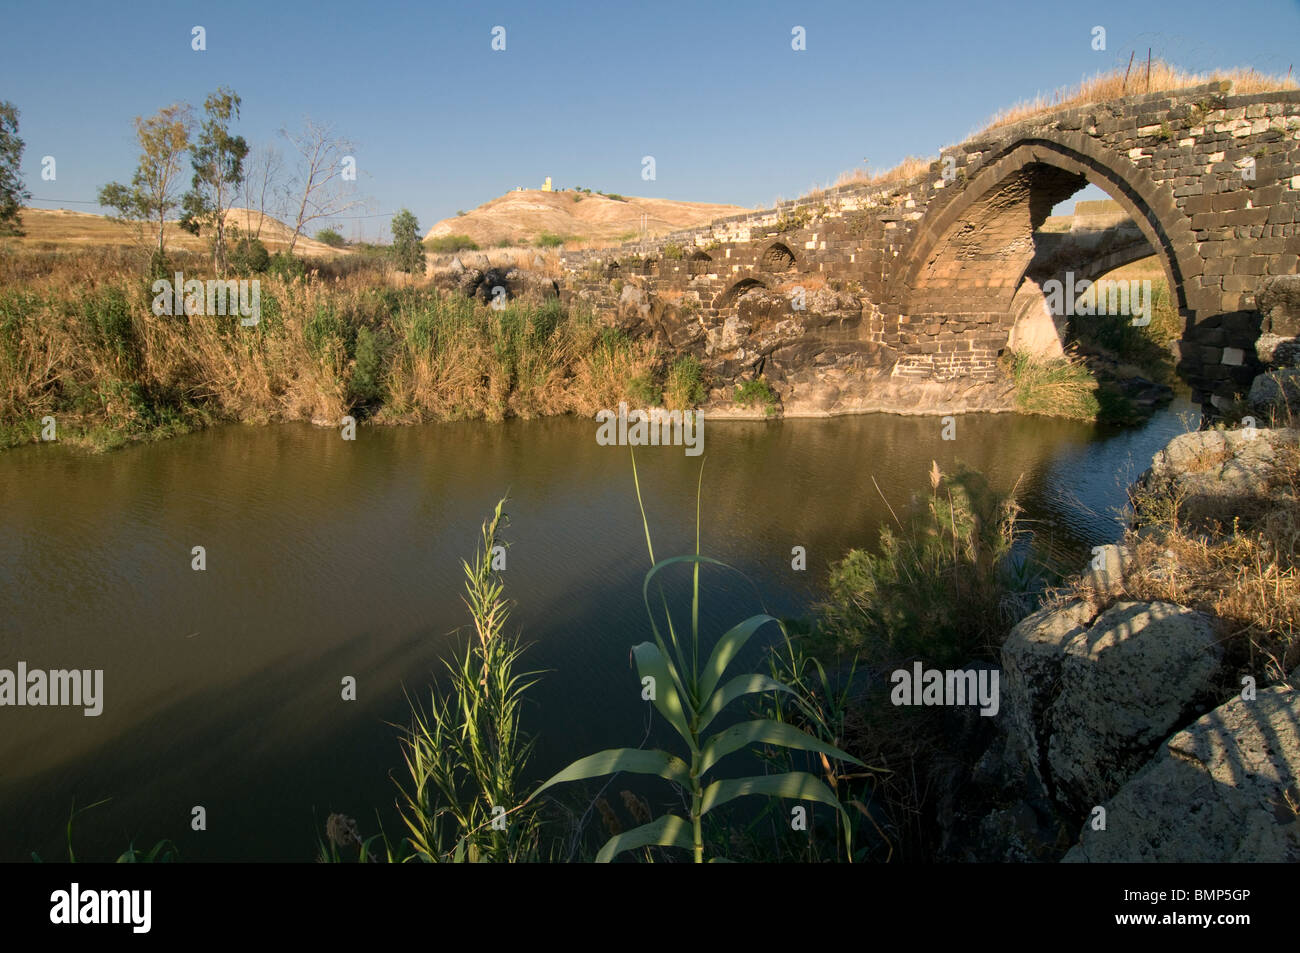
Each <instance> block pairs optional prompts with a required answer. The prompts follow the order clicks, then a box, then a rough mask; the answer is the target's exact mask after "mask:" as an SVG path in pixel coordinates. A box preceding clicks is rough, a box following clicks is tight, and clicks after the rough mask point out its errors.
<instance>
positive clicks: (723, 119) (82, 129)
mask: <svg viewBox="0 0 1300 953" xmlns="http://www.w3.org/2000/svg"><path fill="white" fill-rule="evenodd" d="M195 25H201V26H203V27H205V28H206V30H207V50H206V51H205V52H194V51H193V50H191V48H190V30H191V27H193V26H195ZM496 25H501V26H504V27H505V28H506V47H507V48H506V50H505V51H504V52H494V51H493V50H492V49H491V48H490V44H491V39H492V37H491V30H492V28H493V27H494V26H496ZM796 25H799V26H803V27H804V28H805V30H806V34H807V49H806V50H805V51H802V52H796V51H794V50H792V49H791V43H790V41H791V29H792V27H794V26H796ZM1097 25H1100V26H1103V27H1105V28H1106V31H1107V36H1106V47H1107V48H1106V50H1105V51H1104V52H1097V51H1094V50H1093V49H1092V48H1091V40H1092V36H1091V31H1092V28H1093V27H1094V26H1097ZM1148 47H1151V48H1152V50H1153V54H1154V55H1155V56H1156V57H1164V58H1165V59H1168V60H1170V61H1171V62H1174V63H1175V64H1177V65H1179V66H1181V67H1183V68H1185V69H1190V70H1197V71H1201V70H1209V69H1212V68H1215V67H1231V66H1239V65H1244V66H1254V67H1256V68H1259V69H1261V70H1263V71H1266V72H1276V73H1285V72H1286V71H1287V68H1288V67H1289V66H1290V65H1291V63H1292V61H1293V59H1300V56H1297V51H1300V3H1298V2H1297V0H1243V2H1239V3H1231V4H1224V3H1219V2H1208V0H1174V2H1164V0H1162V2H1154V3H1152V2H1143V3H1134V2H1132V0H1124V2H1109V0H1102V2H1091V3H1088V4H1078V3H1072V4H1057V3H1053V2H1044V0H1030V2H1019V0H994V2H990V3H971V2H958V3H945V2H935V0H924V2H921V0H915V2H890V3H867V2H863V0H850V2H824V3H819V2H812V0H810V2H801V3H798V4H791V3H770V4H768V3H760V2H752V3H751V2H744V3H742V2H735V3H725V4H723V3H707V2H699V3H690V2H682V3H677V2H665V0H655V2H653V3H623V2H605V3H585V4H566V3H538V2H534V3H527V4H516V3H499V4H492V5H483V6H480V5H477V4H473V3H456V4H446V3H385V2H382V0H380V2H374V3H368V2H363V0H348V2H334V0H326V2H313V3H274V2H266V0H264V2H258V3H246V2H241V0H231V2H220V3H213V2H206V3H186V2H157V3H132V2H130V0H125V2H114V3H89V2H85V3H81V2H62V3H58V4H45V3H27V4H22V5H21V6H20V5H16V4H15V5H12V6H11V7H10V9H8V10H7V11H6V13H5V16H4V31H3V35H0V99H8V100H11V101H12V102H14V103H15V104H16V105H17V106H18V108H19V109H20V110H21V114H22V115H21V130H20V134H21V136H22V138H23V139H24V140H25V141H26V143H27V149H26V152H25V154H24V157H23V172H24V177H25V179H26V180H27V184H28V188H29V189H30V191H31V192H32V195H33V196H34V197H39V198H41V199H45V200H47V201H33V203H32V204H33V205H36V206H37V207H44V208H56V207H60V206H63V207H67V208H74V209H83V210H87V211H97V210H98V209H97V207H96V206H94V205H85V204H75V200H82V201H84V200H93V199H94V197H95V194H96V191H97V190H98V188H99V186H101V185H103V184H104V183H105V182H108V181H111V180H114V179H117V180H120V181H129V179H130V176H131V172H132V170H133V168H134V164H135V159H136V154H137V146H136V143H135V140H134V134H133V129H132V120H133V119H134V117H135V116H137V115H141V114H143V115H149V114H151V113H153V112H155V111H156V110H157V109H159V108H160V107H162V106H165V105H167V104H168V103H171V102H173V101H177V100H183V101H188V102H190V103H193V104H194V105H195V106H196V107H197V106H200V105H201V104H202V101H203V99H204V97H205V96H206V95H207V93H209V92H210V91H212V90H213V89H215V88H216V87H217V86H218V85H222V84H225V85H229V86H231V87H233V88H234V89H235V91H236V92H237V93H239V95H240V96H241V97H242V98H243V115H242V121H241V122H240V124H239V125H238V127H237V131H238V132H240V133H241V134H242V135H244V136H245V138H246V139H248V141H249V142H250V144H257V143H263V142H269V141H271V140H273V139H274V138H275V133H276V130H277V129H278V128H279V127H280V126H281V125H285V124H288V125H294V124H296V123H297V122H299V121H300V120H301V118H302V117H303V115H305V114H310V115H311V116H312V117H313V118H316V119H319V120H328V121H332V122H333V123H335V125H336V126H337V127H338V128H339V129H340V130H341V131H342V132H344V133H346V134H347V135H349V136H350V137H351V138H353V139H354V140H355V141H356V142H357V143H358V149H357V152H356V156H357V162H358V169H359V173H360V176H359V179H360V181H359V183H358V184H359V186H360V189H361V192H362V193H363V194H364V195H365V196H366V197H368V198H370V199H372V200H373V204H372V206H371V207H370V208H369V209H367V210H366V211H369V212H372V213H380V215H383V214H389V213H391V212H393V211H394V210H396V209H398V208H401V207H409V208H410V209H411V210H412V211H414V212H415V214H416V215H417V217H418V218H419V220H420V223H421V225H422V227H425V228H427V227H428V226H430V225H432V224H433V223H434V222H435V221H437V220H438V219H441V218H444V217H447V216H449V215H453V214H455V212H456V210H457V209H461V208H465V209H468V208H472V207H474V206H475V205H478V204H479V203H481V202H484V201H486V200H488V199H490V198H493V197H495V196H497V195H500V194H501V193H503V192H505V191H507V190H508V189H511V188H513V187H515V186H516V185H522V186H525V187H529V188H536V187H538V186H540V184H541V181H542V178H543V177H544V176H547V175H550V176H552V177H553V178H554V180H555V183H556V185H557V186H566V185H570V186H571V185H583V186H586V187H589V188H593V189H601V190H604V191H607V192H621V193H625V194H632V195H653V196H660V197H665V198H674V199H685V200H693V201H711V202H730V203H735V204H737V205H743V206H747V207H755V206H758V205H766V204H769V203H771V202H772V201H773V200H774V199H775V198H777V197H786V198H790V197H793V196H795V195H798V194H800V193H802V192H805V191H807V190H808V188H809V187H810V186H813V185H814V184H819V185H820V184H826V183H828V182H833V181H834V179H835V177H836V176H837V175H838V174H839V173H840V172H843V171H845V170H847V169H850V168H853V167H854V166H857V165H860V164H861V163H862V161H863V159H864V158H865V159H867V160H868V161H869V162H870V164H871V166H872V168H874V169H884V168H888V167H889V166H891V165H893V164H894V163H896V162H897V161H898V160H900V159H902V158H903V157H904V156H907V155H909V154H915V155H933V154H935V153H936V152H937V151H938V149H939V148H940V147H941V146H943V145H945V144H948V143H952V142H956V141H959V140H961V139H962V138H964V137H965V136H966V135H967V134H969V133H971V132H972V131H974V130H975V129H976V128H978V127H979V126H980V125H981V124H982V123H983V121H984V120H986V119H987V118H988V117H989V116H990V115H992V114H993V113H994V112H996V111H997V110H998V109H1000V108H1002V107H1004V106H1007V105H1009V104H1012V103H1014V102H1016V101H1019V100H1022V99H1026V98H1029V97H1032V96H1033V95H1034V94H1036V93H1039V92H1049V91H1051V90H1053V89H1055V88H1056V87H1058V86H1062V85H1066V84H1071V83H1076V82H1078V81H1079V80H1080V79H1081V78H1083V77H1085V76H1088V75H1091V74H1093V73H1096V72H1098V71H1100V70H1104V69H1109V68H1112V67H1115V66H1116V65H1118V66H1120V67H1121V68H1122V67H1123V66H1124V65H1125V64H1126V63H1127V62H1128V57H1129V54H1130V52H1132V51H1133V50H1137V51H1138V57H1139V58H1140V59H1144V58H1145V57H1146V51H1147V48H1148ZM1296 65H1297V68H1300V63H1298V64H1296ZM45 155H52V156H54V157H55V159H56V161H57V180H56V181H54V182H44V181H41V178H40V169H41V164H40V163H41V157H42V156H45ZM645 155H653V156H654V157H655V160H656V164H657V179H656V180H655V181H653V182H645V181H642V179H641V157H642V156H645ZM187 176H188V169H187ZM339 224H340V226H342V230H343V231H344V233H345V234H347V235H349V236H355V235H356V234H357V232H356V231H355V229H357V228H359V227H363V228H365V234H366V236H368V237H371V238H374V237H377V236H378V235H380V234H381V233H382V234H383V235H384V236H385V237H386V236H387V219H386V218H384V217H374V218H369V219H366V220H364V221H361V222H340V223H339Z"/></svg>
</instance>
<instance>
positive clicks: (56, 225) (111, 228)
mask: <svg viewBox="0 0 1300 953" xmlns="http://www.w3.org/2000/svg"><path fill="white" fill-rule="evenodd" d="M258 217H259V215H258V213H257V212H255V211H251V210H249V209H242V208H234V209H231V210H230V212H229V214H228V215H227V216H226V221H227V222H228V223H230V224H232V225H236V226H238V227H239V229H240V231H241V232H246V233H247V234H250V235H251V234H253V233H254V232H256V231H257V226H258ZM22 219H23V231H24V232H25V234H24V235H22V236H21V237H18V238H7V239H6V242H13V243H14V244H15V245H16V247H18V248H20V249H22V248H40V247H41V246H43V245H58V246H61V247H63V248H65V249H67V248H70V247H71V248H75V247H91V246H112V245H122V246H131V245H136V244H141V243H143V245H145V246H152V245H153V243H154V237H155V236H154V232H153V231H152V226H149V225H146V226H145V227H144V229H143V230H141V229H140V228H139V227H137V226H136V225H135V224H133V223H121V222H114V221H113V220H111V219H109V218H107V217H105V216H103V215H94V214H92V213H90V212H74V211H71V210H69V209H62V208H61V209H41V208H25V209H23V211H22ZM292 236H293V229H292V228H289V227H288V226H287V225H285V224H284V223H283V222H281V221H279V220H277V219H274V218H271V217H270V216H269V215H268V216H266V217H265V220H264V221H263V222H262V230H261V235H260V238H261V241H262V243H263V244H264V245H266V249H267V251H269V252H271V253H272V254H274V253H275V252H277V251H280V250H281V249H283V248H288V247H289V239H290V238H291V237H292ZM166 241H167V247H168V248H180V249H185V250H187V251H207V249H208V239H207V236H206V235H200V236H194V235H191V234H190V233H189V232H185V231H182V230H181V227H180V225H178V224H177V223H176V222H170V221H169V222H168V223H167V234H166ZM294 254H296V255H310V256H313V257H322V258H327V257H333V256H335V255H340V254H347V252H346V250H344V249H338V248H331V247H330V246H328V245H324V244H322V243H320V242H318V241H316V240H315V239H312V238H308V237H306V236H305V235H304V236H300V237H299V238H298V244H297V245H296V246H294Z"/></svg>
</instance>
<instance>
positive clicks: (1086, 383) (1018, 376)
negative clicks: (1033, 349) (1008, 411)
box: [1001, 351, 1101, 420]
mask: <svg viewBox="0 0 1300 953" xmlns="http://www.w3.org/2000/svg"><path fill="white" fill-rule="evenodd" d="M1001 363H1002V364H1003V367H1004V368H1006V369H1007V370H1008V371H1009V373H1010V374H1011V378H1012V380H1013V382H1014V383H1015V399H1016V409H1017V410H1019V411H1021V412H1022V413H1026V414H1044V415H1046V416H1049V417H1070V418H1072V419H1075V420H1096V419H1097V415H1098V413H1100V411H1101V404H1100V403H1098V400H1097V382H1096V380H1094V379H1093V377H1092V375H1091V374H1090V373H1089V372H1088V368H1087V367H1086V366H1085V365H1084V364H1083V362H1082V361H1080V360H1078V359H1071V358H1064V359H1056V360H1039V359H1038V358H1034V357H1031V356H1030V355H1029V354H1027V353H1025V352H1024V351H1012V352H1008V353H1007V354H1006V355H1004V356H1003V358H1002V359H1001Z"/></svg>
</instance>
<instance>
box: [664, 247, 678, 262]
mask: <svg viewBox="0 0 1300 953" xmlns="http://www.w3.org/2000/svg"><path fill="white" fill-rule="evenodd" d="M663 256H664V257H665V258H670V259H672V260H673V261H680V260H681V257H682V246H681V245H679V244H677V243H676V242H669V243H668V244H666V245H664V247H663Z"/></svg>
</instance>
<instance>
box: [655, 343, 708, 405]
mask: <svg viewBox="0 0 1300 953" xmlns="http://www.w3.org/2000/svg"><path fill="white" fill-rule="evenodd" d="M706 395H707V391H706V389H705V387H704V368H703V367H701V366H700V362H699V361H698V360H697V359H696V358H695V356H694V355H692V354H687V355H686V356H684V357H681V358H678V359H677V360H676V361H674V362H673V365H672V367H670V368H669V369H668V380H667V382H666V383H665V384H664V398H665V403H666V404H667V406H668V409H669V410H687V409H689V408H691V407H694V406H695V405H697V404H699V403H700V402H701V401H702V400H704V398H705V396H706Z"/></svg>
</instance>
